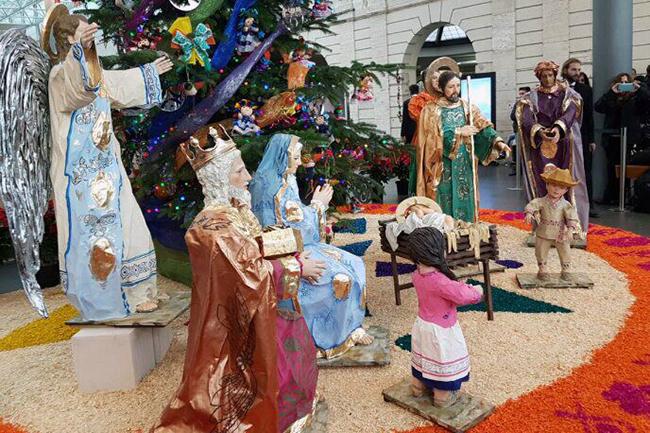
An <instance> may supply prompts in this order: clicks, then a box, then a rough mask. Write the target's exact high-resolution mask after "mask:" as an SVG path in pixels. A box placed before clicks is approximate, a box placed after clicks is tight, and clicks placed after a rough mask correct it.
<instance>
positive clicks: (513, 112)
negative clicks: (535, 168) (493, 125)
mask: <svg viewBox="0 0 650 433" xmlns="http://www.w3.org/2000/svg"><path fill="white" fill-rule="evenodd" d="M528 92H530V87H528V86H523V87H520V88H519V89H518V90H517V99H516V100H515V103H514V104H512V109H511V110H510V120H512V131H513V133H512V134H511V135H510V137H508V146H510V148H511V149H512V161H513V162H514V163H513V165H512V172H511V173H510V176H515V175H516V174H517V165H516V164H517V140H516V137H517V136H516V134H517V129H518V126H517V116H516V110H517V102H518V101H519V100H520V99H521V97H522V96H524V95H525V94H526V93H528Z"/></svg>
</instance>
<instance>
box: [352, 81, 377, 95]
mask: <svg viewBox="0 0 650 433" xmlns="http://www.w3.org/2000/svg"><path fill="white" fill-rule="evenodd" d="M352 99H356V100H358V101H372V100H373V99H375V95H374V94H373V93H372V76H371V75H365V76H364V77H363V78H362V79H361V82H360V83H359V88H358V89H357V91H356V92H355V93H354V95H353V96H352Z"/></svg>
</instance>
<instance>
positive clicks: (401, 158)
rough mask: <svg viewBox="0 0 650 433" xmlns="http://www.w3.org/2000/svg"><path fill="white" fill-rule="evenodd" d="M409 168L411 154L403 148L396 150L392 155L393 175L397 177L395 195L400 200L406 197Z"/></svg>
mask: <svg viewBox="0 0 650 433" xmlns="http://www.w3.org/2000/svg"><path fill="white" fill-rule="evenodd" d="M410 166H411V153H410V152H409V151H408V150H407V149H404V148H402V149H398V150H397V152H395V155H394V162H393V174H394V175H395V177H397V195H398V196H399V198H400V199H401V198H404V197H406V196H408V192H409V191H408V190H409V168H410Z"/></svg>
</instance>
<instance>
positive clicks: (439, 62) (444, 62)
mask: <svg viewBox="0 0 650 433" xmlns="http://www.w3.org/2000/svg"><path fill="white" fill-rule="evenodd" d="M441 68H445V69H449V70H450V71H452V72H455V73H456V74H459V75H460V67H459V66H458V63H456V61H455V60H454V59H452V58H451V57H438V58H437V59H436V60H434V61H433V62H431V64H430V65H429V67H428V68H427V74H426V76H425V78H424V88H425V89H426V90H427V93H429V94H430V95H435V94H436V90H435V89H434V88H433V74H434V72H438V71H439V70H440V69H441Z"/></svg>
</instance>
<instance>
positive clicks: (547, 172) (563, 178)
mask: <svg viewBox="0 0 650 433" xmlns="http://www.w3.org/2000/svg"><path fill="white" fill-rule="evenodd" d="M540 177H541V178H542V179H543V180H544V182H546V183H551V184H553V185H558V186H563V187H565V188H571V187H574V186H576V185H577V184H579V183H580V182H577V181H576V180H574V179H573V176H571V172H570V171H569V170H567V169H566V168H557V167H556V166H555V165H553V164H547V165H546V167H544V173H542V174H541V175H540Z"/></svg>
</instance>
